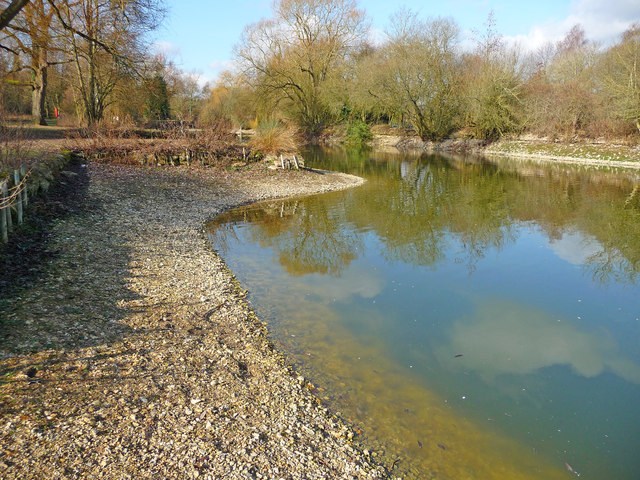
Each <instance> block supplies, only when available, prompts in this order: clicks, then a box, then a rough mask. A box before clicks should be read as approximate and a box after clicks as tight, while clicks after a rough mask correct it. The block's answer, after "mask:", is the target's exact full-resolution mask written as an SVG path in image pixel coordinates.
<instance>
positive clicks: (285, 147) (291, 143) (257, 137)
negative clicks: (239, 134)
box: [248, 122, 301, 155]
mask: <svg viewBox="0 0 640 480" xmlns="http://www.w3.org/2000/svg"><path fill="white" fill-rule="evenodd" d="M248 145H249V146H250V147H251V148H252V149H254V150H258V151H260V152H262V153H264V154H265V155H269V154H270V155H279V154H281V153H291V152H297V151H298V149H299V148H300V145H301V140H300V136H299V134H298V132H297V131H296V130H295V129H293V128H291V127H286V126H282V125H280V124H278V123H276V122H269V123H266V124H263V125H261V126H259V127H258V128H257V129H256V131H255V134H254V136H253V137H252V138H251V140H249V143H248Z"/></svg>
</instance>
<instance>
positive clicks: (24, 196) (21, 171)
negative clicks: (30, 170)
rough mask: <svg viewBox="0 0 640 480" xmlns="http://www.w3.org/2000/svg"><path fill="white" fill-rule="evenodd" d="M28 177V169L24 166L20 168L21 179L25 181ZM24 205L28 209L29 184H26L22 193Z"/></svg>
mask: <svg viewBox="0 0 640 480" xmlns="http://www.w3.org/2000/svg"><path fill="white" fill-rule="evenodd" d="M26 176H27V169H26V168H24V165H22V166H21V167H20V178H22V179H24V178H25V177H26ZM22 203H24V206H25V207H26V206H27V205H29V195H27V182H24V191H23V192H22Z"/></svg>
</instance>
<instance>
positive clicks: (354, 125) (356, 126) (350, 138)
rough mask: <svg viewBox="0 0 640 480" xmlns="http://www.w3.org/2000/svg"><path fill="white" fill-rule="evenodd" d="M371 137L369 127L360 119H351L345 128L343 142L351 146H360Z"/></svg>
mask: <svg viewBox="0 0 640 480" xmlns="http://www.w3.org/2000/svg"><path fill="white" fill-rule="evenodd" d="M372 138H373V134H372V133H371V128H370V127H369V125H368V124H367V123H366V122H363V121H362V120H360V119H356V120H353V121H352V122H351V123H350V124H349V128H348V129H347V136H346V139H345V143H347V145H350V146H353V147H362V146H364V145H366V143H367V142H368V141H369V140H371V139H372Z"/></svg>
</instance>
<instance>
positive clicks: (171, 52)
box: [152, 41, 182, 57]
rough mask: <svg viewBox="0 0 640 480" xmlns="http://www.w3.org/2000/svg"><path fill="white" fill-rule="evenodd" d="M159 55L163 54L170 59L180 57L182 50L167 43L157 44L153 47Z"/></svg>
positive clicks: (160, 42)
mask: <svg viewBox="0 0 640 480" xmlns="http://www.w3.org/2000/svg"><path fill="white" fill-rule="evenodd" d="M152 48H153V49H154V50H155V51H156V52H157V53H162V54H164V55H166V56H168V57H179V56H180V55H181V54H182V50H181V49H180V47H179V46H177V45H175V44H173V43H171V42H165V41H159V42H155V43H154V44H153V47H152Z"/></svg>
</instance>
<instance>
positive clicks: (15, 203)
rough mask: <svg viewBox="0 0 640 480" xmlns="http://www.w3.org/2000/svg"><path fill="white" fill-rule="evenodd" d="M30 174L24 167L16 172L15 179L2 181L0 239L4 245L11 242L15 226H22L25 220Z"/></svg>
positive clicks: (0, 189) (0, 192)
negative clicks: (10, 237)
mask: <svg viewBox="0 0 640 480" xmlns="http://www.w3.org/2000/svg"><path fill="white" fill-rule="evenodd" d="M30 173H31V171H27V170H26V168H25V167H24V165H23V166H22V167H20V168H19V169H16V170H14V172H13V178H11V176H9V178H7V179H5V180H2V181H0V238H1V240H2V242H3V243H7V242H8V241H9V234H10V233H11V232H13V230H14V224H16V225H20V224H21V223H22V222H23V220H24V208H25V207H26V206H27V204H28V203H29V196H28V194H27V178H28V177H29V174H30ZM14 218H15V222H14Z"/></svg>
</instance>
